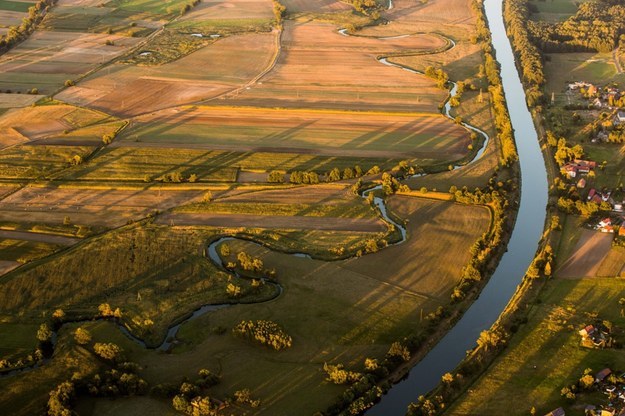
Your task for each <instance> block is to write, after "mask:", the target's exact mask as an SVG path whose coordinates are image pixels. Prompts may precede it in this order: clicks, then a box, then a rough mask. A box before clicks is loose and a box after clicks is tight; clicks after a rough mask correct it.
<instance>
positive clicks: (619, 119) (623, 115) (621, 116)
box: [614, 110, 625, 124]
mask: <svg viewBox="0 0 625 416" xmlns="http://www.w3.org/2000/svg"><path fill="white" fill-rule="evenodd" d="M614 121H615V122H616V123H617V124H621V123H625V111H623V110H618V111H617V112H616V117H615V118H614Z"/></svg>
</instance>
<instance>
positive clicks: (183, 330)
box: [0, 0, 620, 416]
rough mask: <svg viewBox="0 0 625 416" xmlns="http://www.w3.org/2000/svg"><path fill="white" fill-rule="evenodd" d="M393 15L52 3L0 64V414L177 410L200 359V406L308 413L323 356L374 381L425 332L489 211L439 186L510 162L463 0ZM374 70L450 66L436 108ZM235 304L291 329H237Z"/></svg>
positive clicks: (400, 75)
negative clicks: (62, 397)
mask: <svg viewBox="0 0 625 416" xmlns="http://www.w3.org/2000/svg"><path fill="white" fill-rule="evenodd" d="M16 2H18V0H0V29H2V27H1V26H2V18H3V17H4V13H9V12H10V10H9V9H12V8H20V7H22V8H23V7H24V6H18V5H16V4H13V3H16ZM280 5H284V6H285V7H286V11H284V12H283V13H282V12H281V8H280ZM393 6H394V7H393V8H392V9H389V10H386V9H385V7H386V5H381V6H380V7H379V8H378V9H376V10H370V11H368V12H367V13H362V12H359V11H357V10H356V9H357V8H358V7H361V6H360V5H359V4H349V3H347V2H341V1H334V0H313V1H302V0H282V1H280V2H275V1H270V0H224V1H217V0H201V1H199V2H192V1H190V0H168V1H166V2H165V1H162V0H106V1H98V0H58V2H57V3H56V4H54V5H53V6H51V7H50V9H49V10H48V11H47V12H46V16H45V18H44V19H43V21H42V22H41V23H40V24H39V25H38V26H37V27H36V29H35V30H34V32H33V33H32V34H30V35H29V36H28V37H27V38H26V39H25V40H24V41H23V42H21V43H19V44H17V45H16V46H14V47H12V48H11V49H9V50H8V52H6V53H4V54H2V55H0V74H2V75H3V76H2V77H0V363H1V364H0V391H2V393H0V408H4V409H12V410H11V411H12V412H13V413H14V414H16V415H18V416H19V415H32V414H40V413H45V412H46V411H48V412H52V413H53V412H54V411H53V408H55V407H58V406H60V405H63V406H65V404H67V406H68V407H71V408H72V410H73V411H75V412H76V413H77V414H85V415H113V414H115V415H125V414H147V413H153V414H155V415H161V414H163V415H169V414H172V415H173V414H181V412H180V410H181V407H180V403H179V402H180V400H181V399H180V397H178V398H177V399H174V396H175V395H177V394H178V392H179V390H180V389H181V388H186V387H188V386H186V385H184V386H183V385H181V383H182V382H183V380H184V381H188V382H189V383H201V381H198V378H197V377H198V371H199V370H200V369H202V368H204V369H207V370H210V371H211V372H213V373H215V374H218V375H219V377H220V379H221V380H220V383H219V384H217V385H215V386H210V388H209V387H208V386H207V385H205V387H202V388H201V389H200V390H197V391H196V392H195V393H193V394H194V395H195V394H196V393H197V395H200V394H201V395H208V396H210V398H211V400H206V401H204V402H203V404H200V405H199V406H200V407H201V406H203V405H207V406H209V407H210V406H213V405H215V406H219V405H221V404H222V403H223V401H227V403H228V405H227V408H225V409H224V410H223V411H221V410H220V411H219V413H220V414H221V413H223V414H231V415H232V416H243V415H252V414H253V415H271V416H273V415H299V414H313V413H315V412H322V411H326V410H327V409H328V408H329V407H330V406H332V405H335V406H337V405H341V406H343V405H344V404H345V403H341V401H343V402H344V401H345V397H347V396H343V395H344V394H345V393H346V392H348V389H349V388H350V385H352V384H353V381H355V379H354V380H352V381H350V382H349V383H344V384H341V385H339V384H334V383H333V382H331V381H330V380H329V379H328V374H326V372H325V371H324V368H323V367H324V363H329V364H344V365H345V368H346V369H347V370H349V371H353V372H358V373H362V374H373V371H378V370H379V371H380V372H382V371H389V370H387V368H389V369H390V371H391V373H390V374H389V373H388V372H387V374H385V375H382V376H381V377H379V378H377V379H376V383H383V384H381V385H382V386H383V385H384V383H385V381H386V379H387V376H388V377H389V379H394V378H398V377H399V375H400V372H401V371H403V368H400V369H397V368H398V367H399V366H402V367H407V366H408V365H409V364H412V361H410V362H408V361H409V360H410V359H412V360H413V361H416V360H417V359H418V357H420V354H422V353H425V350H427V348H429V346H430V345H431V344H432V343H433V342H434V341H435V340H436V339H438V337H441V336H443V335H444V333H445V331H446V330H447V325H448V324H450V322H451V320H452V319H456V318H458V317H459V316H460V314H461V312H462V310H464V309H465V308H466V307H467V305H468V304H469V303H470V302H471V301H472V299H473V298H474V297H473V296H474V295H475V294H476V292H477V289H478V288H479V287H480V286H479V284H476V285H474V288H473V283H472V282H469V280H472V279H476V277H475V275H472V276H469V274H471V268H470V267H467V266H468V265H473V264H474V263H473V262H474V261H475V260H476V256H477V255H476V254H475V251H476V249H475V247H476V242H478V241H480V242H482V241H483V240H482V239H483V238H484V236H485V235H489V236H490V235H491V232H492V231H493V230H492V229H491V227H493V222H494V221H493V215H492V212H493V211H492V206H491V207H490V208H489V207H486V206H484V205H481V204H466V205H465V204H460V203H455V202H452V201H451V199H449V200H448V199H447V196H448V194H447V193H446V191H447V189H449V187H450V186H451V185H454V186H458V187H459V188H461V187H462V186H468V187H469V189H471V190H474V189H475V188H476V187H480V188H482V189H483V190H484V191H485V192H490V190H492V189H493V188H494V186H495V185H494V183H495V182H493V181H500V182H501V184H498V185H497V186H499V188H501V189H500V191H501V192H504V189H506V190H508V189H509V188H511V187H510V186H508V183H507V182H506V181H507V180H508V179H509V173H506V172H507V170H506V169H505V168H502V167H501V166H500V160H499V156H500V145H499V143H498V140H497V139H496V133H495V129H494V125H493V116H492V113H491V102H490V97H489V94H488V93H487V91H488V85H487V84H486V81H485V78H484V77H483V76H482V75H481V74H480V70H479V68H480V64H482V63H483V62H482V61H483V55H482V49H481V46H479V45H474V44H472V43H471V38H472V36H473V34H474V28H475V15H474V12H473V10H472V8H471V3H470V2H469V1H466V0H428V1H427V2H420V1H412V0H396V1H394V2H393ZM11 13H13V12H11ZM378 14H379V15H380V19H377V17H376V16H377V15H378ZM7 16H8V15H7ZM376 20H377V21H376ZM367 25H368V26H367ZM363 26H366V27H363ZM342 28H345V29H348V31H347V32H346V31H339V30H340V29H342ZM0 33H1V32H0ZM482 46H483V45H482ZM383 57H387V59H388V61H384V60H382V58H383ZM384 62H387V64H385V63H384ZM391 63H398V64H400V65H403V66H406V67H410V68H414V69H416V70H417V71H424V70H425V68H426V67H428V66H432V67H434V68H437V69H441V70H443V71H445V74H446V75H447V76H449V80H450V81H454V82H457V81H462V82H463V83H464V85H465V90H464V92H462V93H461V94H462V97H460V96H457V97H456V98H458V100H459V102H457V103H455V104H453V105H454V108H453V109H452V111H451V118H450V117H446V116H444V115H443V114H442V112H441V108H442V106H443V105H444V104H445V102H446V101H447V100H448V99H449V98H450V91H449V89H450V88H451V85H452V84H451V83H446V84H445V85H443V83H440V82H439V84H440V85H438V86H437V81H436V80H435V79H433V78H431V77H428V76H425V75H424V74H421V73H416V72H415V71H412V70H405V69H407V68H404V69H402V68H399V67H394V66H393V64H391ZM482 72H483V71H482ZM430 75H431V74H430ZM8 90H10V92H8ZM480 91H483V94H482V93H481V92H480ZM451 102H454V101H451ZM456 104H458V105H456ZM454 118H455V120H454ZM461 119H462V120H463V121H465V122H468V123H470V124H471V125H475V126H476V127H478V128H480V129H483V130H484V131H486V132H487V133H488V134H489V135H490V136H491V137H492V138H493V139H492V140H490V142H489V144H488V147H487V148H486V150H485V152H484V155H483V156H482V157H481V158H480V159H479V160H477V161H476V162H475V163H471V164H469V165H467V166H466V167H465V168H462V169H456V170H452V171H448V167H449V166H455V165H459V164H463V163H467V162H468V161H469V160H470V159H471V158H472V157H473V155H475V153H476V152H477V150H478V149H477V147H478V146H479V145H480V140H478V139H476V137H475V135H472V134H471V131H470V130H469V129H467V128H464V127H463V126H462V125H461V123H460V121H461ZM423 170H426V171H436V170H444V172H443V173H441V174H430V175H427V176H423V177H416V175H417V174H420V173H421V172H422V171H423ZM498 172H499V173H498ZM408 178H409V179H408ZM489 185H491V186H492V187H493V188H490V189H489V188H488V186H489ZM421 187H427V188H428V189H429V190H430V191H431V190H432V188H435V187H438V188H439V189H438V190H439V191H441V193H434V192H429V194H428V192H425V191H423V190H419V188H421ZM367 190H370V192H369V193H367V192H368V191H367ZM381 200H383V201H384V202H381ZM483 200H485V199H483ZM403 227H405V229H406V235H405V237H406V238H405V239H404V238H403V236H404V235H403V234H402V233H403V231H404V230H403ZM493 229H494V227H493ZM480 244H482V243H480ZM483 244H485V245H488V244H489V242H488V241H485V242H483ZM489 249H490V248H489ZM484 253H485V252H484ZM485 255H486V256H488V255H489V254H485ZM619 255H620V254H619V253H615V254H612V253H610V254H609V255H608V256H606V262H605V265H604V266H603V268H602V270H607V271H610V270H613V269H615V268H616V266H615V264H616V263H618V261H619V260H618V259H619V257H618V256H619ZM479 260H480V261H481V259H479ZM479 267H480V268H482V267H483V266H482V265H480V266H479ZM482 272H483V270H477V273H478V275H479V274H480V273H482ZM571 281H573V280H571ZM469 286H471V287H472V288H471V289H469V288H468V287H469ZM458 293H460V295H458ZM464 295H468V296H467V297H466V298H465V299H463V296H464ZM243 320H268V321H272V322H275V323H276V324H277V325H278V326H280V327H281V328H282V329H283V330H284V332H285V333H286V334H288V335H289V336H290V337H292V339H291V341H292V345H290V346H289V347H288V348H286V349H284V350H281V351H273V350H272V349H271V348H265V347H264V346H260V345H254V342H253V339H251V338H250V339H244V338H240V337H237V336H235V335H234V333H233V330H234V329H235V326H236V325H237V324H239V323H240V322H241V321H243ZM43 323H45V324H46V325H47V328H48V329H51V330H52V332H53V334H52V335H50V337H49V340H50V341H51V343H47V341H46V340H45V339H44V338H45V336H46V334H47V331H46V326H40V325H41V324H43ZM259 325H260V324H259ZM78 328H83V329H86V330H88V334H87V338H88V339H87V340H85V338H84V337H81V336H80V332H79V333H78V334H77V333H76V330H77V329H78ZM83 335H84V334H83ZM256 339H257V340H259V339H260V338H259V337H258V336H257V337H256ZM265 339H269V340H270V343H271V342H276V338H272V337H269V338H265ZM282 339H284V338H282ZM261 342H262V341H261ZM109 343H113V345H110V344H109ZM289 344H291V342H290V341H289ZM115 345H117V346H119V347H120V348H121V349H122V351H121V352H119V353H116V352H115V350H116V348H115ZM36 348H37V349H40V350H41V354H42V355H39V354H40V353H39V352H36V350H35V349H36ZM393 351H394V352H393ZM108 354H114V355H116V356H115V357H113V358H110V357H109V358H107V357H106V355H108ZM394 354H395V355H394ZM406 355H408V358H406ZM29 356H30V357H29ZM41 356H44V357H46V360H43V361H41V362H40V365H33V363H35V362H36V361H37V360H39V357H41ZM47 358H49V359H47ZM367 358H369V359H370V360H368V361H367V364H366V365H365V359H367ZM3 360H5V361H3ZM393 360H396V361H397V362H394V361H393ZM378 365H379V366H380V367H378V370H376V369H374V370H372V369H371V368H370V367H371V366H374V367H375V366H378ZM393 365H395V367H392V366H393ZM387 366H388V367H387ZM365 367H367V368H365ZM12 369H18V370H20V372H19V373H16V374H10V375H6V374H5V373H8V372H9V371H11V370H12ZM112 369H114V371H111V370H112ZM122 373H123V375H121V374H122ZM95 374H97V376H96V377H94V375H95ZM348 374H349V373H348ZM120 375H121V377H119V376H120ZM115 377H119V380H117V381H115V380H114V378H115ZM202 377H204V376H202ZM349 377H352V378H354V377H356V376H355V375H353V374H352V375H350V376H349ZM358 377H360V375H358ZM376 377H377V375H376ZM183 378H184V379H183ZM79 379H80V380H81V381H78V380H79ZM140 379H143V380H145V383H147V384H145V385H144V384H143V381H142V380H140ZM363 380H364V379H362V380H361V381H362V382H363V383H364V381H363ZM64 381H70V382H72V383H75V386H76V387H77V389H78V390H77V395H76V396H77V397H76V400H72V401H71V403H64V404H59V403H56V402H54V398H55V393H54V390H55V389H56V388H57V386H59V385H60V383H62V382H64ZM205 381H206V383H207V384H209V383H210V380H208V379H207V380H205ZM135 382H136V384H134V385H133V384H132V383H135ZM114 383H117V385H116V386H112V385H113V384H114ZM79 385H80V387H78V386H79ZM185 386H186V387H185ZM83 387H84V388H83ZM354 388H357V386H356V387H354ZM133 389H134V390H133ZM245 389H249V392H250V394H251V397H252V398H254V399H256V398H258V399H259V400H260V405H257V404H256V403H255V402H253V401H247V403H244V402H245V399H237V398H236V397H243V396H245V393H246V390H245ZM131 390H133V392H131ZM375 391H376V390H373V392H375ZM127 392H128V394H126V393H127ZM51 393H52V395H51ZM135 393H141V394H135ZM143 393H145V394H143ZM185 394H186V393H185ZM348 394H349V393H348ZM358 394H361V393H358ZM96 396H99V397H96ZM101 396H110V397H101ZM51 398H52V399H51ZM191 399H192V397H191V396H189V397H186V396H185V399H184V400H187V401H189V402H190V400H191ZM194 403H195V404H193V405H191V404H189V406H188V407H187V408H185V409H182V413H188V414H190V413H193V412H195V413H197V412H199V410H197V412H196V411H194V410H192V409H191V407H193V406H196V405H198V403H199V402H197V401H194ZM356 404H357V403H356ZM363 405H364V404H363ZM13 409H15V411H13ZM46 409H47V410H46ZM176 409H177V410H176ZM198 409H199V408H198ZM0 413H1V411H0Z"/></svg>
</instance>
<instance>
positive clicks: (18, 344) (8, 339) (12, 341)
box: [0, 323, 38, 360]
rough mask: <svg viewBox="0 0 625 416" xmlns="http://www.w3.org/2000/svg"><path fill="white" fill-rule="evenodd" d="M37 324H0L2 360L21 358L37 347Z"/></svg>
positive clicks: (0, 356) (0, 358)
mask: <svg viewBox="0 0 625 416" xmlns="http://www.w3.org/2000/svg"><path fill="white" fill-rule="evenodd" d="M37 328H38V325H35V324H14V323H0V360H2V359H9V360H11V359H13V358H21V357H24V356H26V355H28V354H31V353H32V352H33V351H34V350H35V347H36V346H37V338H36V336H35V335H36V334H37Z"/></svg>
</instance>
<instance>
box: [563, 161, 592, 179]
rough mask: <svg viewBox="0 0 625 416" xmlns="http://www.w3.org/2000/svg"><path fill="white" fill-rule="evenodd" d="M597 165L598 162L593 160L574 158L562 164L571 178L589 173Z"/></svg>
mask: <svg viewBox="0 0 625 416" xmlns="http://www.w3.org/2000/svg"><path fill="white" fill-rule="evenodd" d="M596 167H597V162H593V161H592V160H583V159H574V160H573V161H571V162H568V163H567V164H566V165H564V166H562V170H563V171H564V173H565V174H566V175H567V176H568V177H569V178H575V177H576V176H577V174H587V173H589V172H590V171H591V170H593V169H595V168H596Z"/></svg>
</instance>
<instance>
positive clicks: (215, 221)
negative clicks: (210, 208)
mask: <svg viewBox="0 0 625 416" xmlns="http://www.w3.org/2000/svg"><path fill="white" fill-rule="evenodd" d="M157 222H158V223H160V224H173V225H207V226H211V227H250V228H280V229H298V230H333V231H358V232H383V231H385V230H386V226H385V225H384V223H382V221H380V220H374V219H354V218H328V217H290V216H272V215H245V214H213V213H210V214H182V213H178V214H173V213H169V214H165V215H163V216H161V217H159V218H158V220H157Z"/></svg>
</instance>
